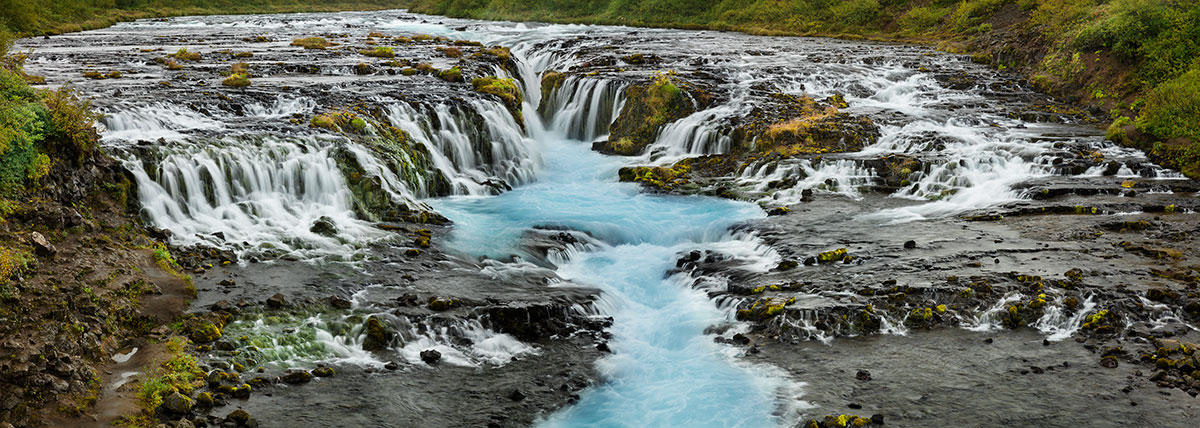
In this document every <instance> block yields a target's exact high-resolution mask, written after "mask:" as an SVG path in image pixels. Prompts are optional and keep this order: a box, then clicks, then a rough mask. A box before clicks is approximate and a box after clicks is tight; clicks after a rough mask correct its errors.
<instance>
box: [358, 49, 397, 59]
mask: <svg viewBox="0 0 1200 428" xmlns="http://www.w3.org/2000/svg"><path fill="white" fill-rule="evenodd" d="M358 53H360V54H363V55H366V56H370V57H375V58H395V57H396V53H395V52H394V51H393V50H392V48H391V47H388V46H376V47H375V49H360V50H359V51H358Z"/></svg>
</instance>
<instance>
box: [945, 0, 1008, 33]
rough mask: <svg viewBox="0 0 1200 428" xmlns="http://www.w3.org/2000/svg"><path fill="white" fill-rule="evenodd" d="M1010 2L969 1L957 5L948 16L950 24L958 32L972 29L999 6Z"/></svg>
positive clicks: (998, 0) (1000, 0) (993, 0)
mask: <svg viewBox="0 0 1200 428" xmlns="http://www.w3.org/2000/svg"><path fill="white" fill-rule="evenodd" d="M1010 1H1011V0H969V1H963V2H962V3H959V4H958V9H955V10H954V14H953V15H951V16H950V22H952V23H954V26H955V27H957V28H958V29H960V30H967V29H974V28H975V27H978V26H979V24H980V23H982V22H983V21H984V20H986V19H988V18H990V17H991V16H992V14H993V13H995V12H996V9H998V8H999V7H1000V6H1003V5H1004V4H1005V3H1010Z"/></svg>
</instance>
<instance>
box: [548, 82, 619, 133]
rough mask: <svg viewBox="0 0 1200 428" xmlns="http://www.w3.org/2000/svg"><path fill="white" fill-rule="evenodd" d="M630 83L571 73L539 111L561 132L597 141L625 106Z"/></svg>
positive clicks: (550, 94)
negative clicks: (626, 92)
mask: <svg viewBox="0 0 1200 428" xmlns="http://www.w3.org/2000/svg"><path fill="white" fill-rule="evenodd" d="M628 86H629V84H628V83H626V82H622V81H617V80H611V79H607V78H592V77H581V76H575V75H572V76H568V77H566V78H565V79H564V80H563V83H562V86H560V87H558V88H556V89H555V90H554V91H552V92H551V93H549V94H545V98H546V99H545V102H544V103H542V104H541V105H539V106H538V113H539V114H541V117H542V118H543V120H544V121H545V122H546V124H547V127H548V128H549V129H550V130H552V131H553V132H555V133H557V134H558V135H561V136H563V137H565V138H570V139H572V140H578V141H595V140H598V139H601V138H604V137H605V136H607V135H608V127H609V125H611V124H612V122H613V120H616V118H617V115H619V114H620V113H621V108H622V107H623V106H624V105H625V89H626V88H628ZM539 92H540V91H539Z"/></svg>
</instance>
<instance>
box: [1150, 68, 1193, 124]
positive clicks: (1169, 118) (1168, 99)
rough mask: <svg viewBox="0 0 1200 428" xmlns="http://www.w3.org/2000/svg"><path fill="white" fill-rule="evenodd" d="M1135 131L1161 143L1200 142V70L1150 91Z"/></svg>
mask: <svg viewBox="0 0 1200 428" xmlns="http://www.w3.org/2000/svg"><path fill="white" fill-rule="evenodd" d="M1137 127H1138V130H1140V131H1142V132H1145V133H1147V134H1150V135H1153V136H1154V137H1156V138H1160V139H1164V140H1166V139H1172V138H1188V139H1191V140H1192V141H1200V67H1197V68H1195V69H1193V70H1192V71H1190V72H1188V73H1187V74H1184V75H1183V76H1180V77H1177V78H1175V79H1172V80H1170V81H1167V82H1165V83H1163V84H1161V85H1159V86H1158V87H1157V88H1154V90H1153V91H1150V94H1149V95H1147V96H1146V103H1145V106H1144V107H1143V108H1142V111H1141V114H1139V115H1138V117H1137Z"/></svg>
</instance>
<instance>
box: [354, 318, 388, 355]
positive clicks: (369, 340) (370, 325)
mask: <svg viewBox="0 0 1200 428" xmlns="http://www.w3.org/2000/svg"><path fill="white" fill-rule="evenodd" d="M365 330H366V333H367V337H366V339H363V344H362V347H363V349H365V350H367V351H380V350H383V349H387V347H388V345H389V344H391V343H392V338H393V337H395V335H396V333H394V332H392V329H391V327H389V326H388V325H387V323H385V322H383V321H381V320H380V319H379V317H377V316H371V317H369V318H367V322H366V329H365Z"/></svg>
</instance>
